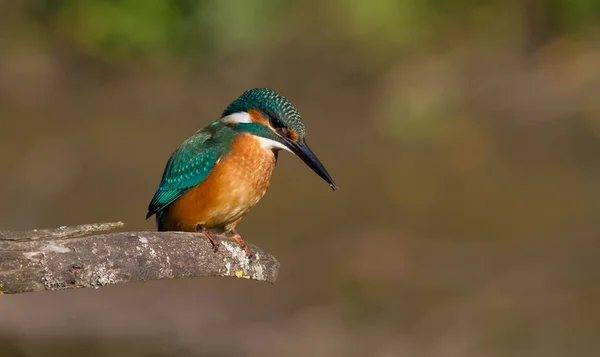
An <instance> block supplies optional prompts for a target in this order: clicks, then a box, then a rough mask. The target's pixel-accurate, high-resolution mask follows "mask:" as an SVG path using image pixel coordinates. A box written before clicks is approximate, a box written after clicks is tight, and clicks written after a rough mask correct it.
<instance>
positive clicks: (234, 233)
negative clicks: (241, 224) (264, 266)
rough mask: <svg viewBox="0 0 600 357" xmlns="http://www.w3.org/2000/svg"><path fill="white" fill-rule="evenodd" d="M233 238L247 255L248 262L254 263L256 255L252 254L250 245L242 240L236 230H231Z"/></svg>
mask: <svg viewBox="0 0 600 357" xmlns="http://www.w3.org/2000/svg"><path fill="white" fill-rule="evenodd" d="M231 238H233V240H235V241H236V242H237V244H238V245H239V246H240V248H242V249H243V250H244V253H246V257H248V260H249V261H250V262H252V261H253V260H254V254H251V253H250V248H248V244H247V243H246V242H245V241H244V240H243V239H242V236H241V235H240V234H239V233H238V232H237V231H236V230H235V229H232V230H231Z"/></svg>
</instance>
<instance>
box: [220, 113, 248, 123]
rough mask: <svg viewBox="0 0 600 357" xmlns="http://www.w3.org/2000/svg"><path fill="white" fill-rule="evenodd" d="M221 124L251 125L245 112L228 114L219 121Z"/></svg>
mask: <svg viewBox="0 0 600 357" xmlns="http://www.w3.org/2000/svg"><path fill="white" fill-rule="evenodd" d="M220 121H221V123H223V124H241V123H252V120H251V118H250V114H248V113H246V112H237V113H233V114H229V115H227V116H224V117H222V118H221V119H220Z"/></svg>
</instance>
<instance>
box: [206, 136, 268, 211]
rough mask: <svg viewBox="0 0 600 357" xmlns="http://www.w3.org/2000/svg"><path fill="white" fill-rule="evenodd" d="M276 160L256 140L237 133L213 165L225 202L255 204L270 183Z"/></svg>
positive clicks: (242, 204) (239, 204)
mask: <svg viewBox="0 0 600 357" xmlns="http://www.w3.org/2000/svg"><path fill="white" fill-rule="evenodd" d="M275 162H276V158H275V155H274V154H273V152H272V151H271V150H267V149H264V148H262V147H261V145H260V142H259V140H257V139H256V138H255V137H253V136H252V135H249V134H240V135H239V136H238V137H237V138H236V139H235V140H234V142H233V144H232V147H231V151H230V153H229V154H227V155H226V156H225V157H224V158H223V159H222V160H221V161H220V162H219V163H218V164H217V165H216V167H215V172H214V175H215V176H217V177H215V179H216V180H218V181H219V182H220V183H221V190H220V191H221V194H222V195H224V196H225V197H224V198H225V201H227V202H231V204H232V205H234V206H236V205H237V206H247V205H248V204H250V205H252V206H253V205H254V204H256V202H258V200H260V199H261V198H262V196H263V195H264V194H265V192H266V190H267V188H268V187H269V184H270V183H271V177H272V175H273V169H274V168H275ZM241 208H243V207H241Z"/></svg>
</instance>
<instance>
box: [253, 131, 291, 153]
mask: <svg viewBox="0 0 600 357" xmlns="http://www.w3.org/2000/svg"><path fill="white" fill-rule="evenodd" d="M253 136H254V138H255V139H256V140H258V142H259V143H260V147H261V148H263V149H266V150H279V149H283V150H285V151H289V152H292V150H290V149H289V148H288V147H287V146H285V145H283V144H282V143H280V142H277V141H275V140H271V139H267V138H263V137H262V136H256V135H253ZM292 153H293V152H292Z"/></svg>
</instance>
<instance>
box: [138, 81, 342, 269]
mask: <svg viewBox="0 0 600 357" xmlns="http://www.w3.org/2000/svg"><path fill="white" fill-rule="evenodd" d="M280 150H284V151H288V152H290V153H292V154H293V155H295V156H297V157H298V158H300V159H301V160H302V161H303V162H304V163H305V164H306V165H307V166H308V167H310V168H311V169H312V170H313V171H314V172H315V173H316V174H317V175H318V176H320V177H321V178H322V179H323V180H324V181H325V182H327V183H328V184H329V186H330V187H331V188H332V190H333V191H335V190H337V186H336V184H335V183H334V181H333V179H332V178H331V176H330V175H329V173H328V172H327V170H326V169H325V167H324V166H323V164H322V163H321V161H320V160H319V159H318V158H317V156H316V155H315V154H314V152H313V151H312V150H311V149H310V148H309V146H308V145H307V143H306V132H305V126H304V122H303V120H302V117H301V116H300V113H299V112H298V110H297V109H296V107H294V105H292V103H291V102H290V101H289V100H288V99H287V98H285V97H284V96H283V95H282V94H280V93H278V92H277V91H275V90H273V89H269V88H253V89H249V90H246V91H245V92H243V93H242V94H241V95H240V96H239V97H238V98H237V99H235V100H234V101H233V102H231V103H230V104H229V105H228V106H227V107H226V108H225V110H224V111H223V112H222V114H221V117H220V118H219V119H217V120H215V121H213V122H211V123H210V124H208V125H207V126H205V127H203V128H201V129H199V130H198V131H196V132H195V133H194V134H193V135H192V136H190V137H189V138H187V139H186V140H185V141H183V143H181V145H179V147H177V149H175V151H174V152H173V153H172V154H171V156H170V157H169V159H168V161H167V163H166V165H165V168H164V172H163V175H162V178H161V180H160V183H159V185H158V188H157V189H156V192H155V193H154V196H153V197H152V200H151V201H150V204H149V205H148V213H147V215H146V219H148V218H150V217H152V216H153V215H156V226H157V230H158V231H183V232H201V233H202V234H204V235H205V236H206V237H207V238H208V239H209V240H210V243H211V244H212V247H213V249H214V251H215V252H216V251H217V250H218V248H219V246H220V243H219V241H218V240H217V239H216V238H215V235H218V234H229V235H230V236H231V238H233V239H234V240H235V241H236V242H237V244H238V245H239V246H240V248H241V249H243V251H244V253H245V255H246V257H247V258H249V259H250V260H252V259H253V254H252V253H251V251H250V249H249V247H248V244H247V243H246V242H245V241H244V239H242V236H241V235H240V234H239V233H238V232H237V230H236V226H237V224H238V223H239V222H240V221H241V219H242V218H243V217H244V216H245V215H246V214H247V213H248V212H249V211H250V210H251V209H252V208H253V207H254V206H255V205H256V204H257V203H258V202H259V200H260V199H261V198H262V197H263V196H264V195H265V193H266V191H267V189H268V188H269V186H270V184H271V179H272V176H273V171H274V169H275V165H276V163H277V157H278V152H279V151H280Z"/></svg>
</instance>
